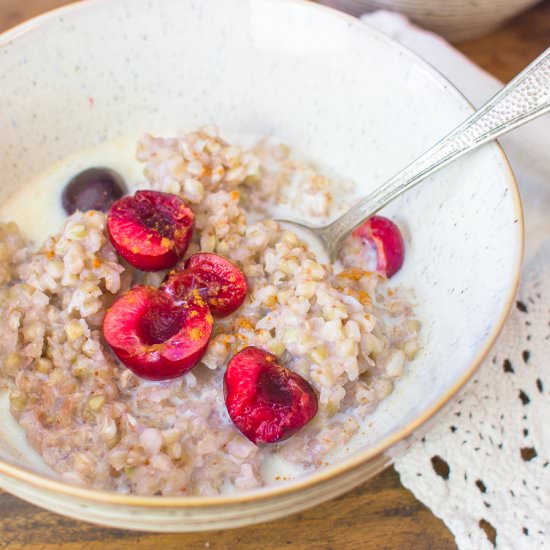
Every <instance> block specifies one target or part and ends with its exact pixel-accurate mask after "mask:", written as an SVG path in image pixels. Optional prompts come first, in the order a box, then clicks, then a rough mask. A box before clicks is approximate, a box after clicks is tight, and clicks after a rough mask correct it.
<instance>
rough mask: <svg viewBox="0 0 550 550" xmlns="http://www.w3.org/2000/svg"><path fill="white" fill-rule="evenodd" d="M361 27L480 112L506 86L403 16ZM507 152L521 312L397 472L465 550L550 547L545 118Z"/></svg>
mask: <svg viewBox="0 0 550 550" xmlns="http://www.w3.org/2000/svg"><path fill="white" fill-rule="evenodd" d="M363 19H364V20H365V21H366V22H367V23H369V24H370V25H372V26H375V27H377V28H378V29H379V30H382V31H383V32H386V33H387V34H390V35H391V36H393V37H394V38H396V39H397V40H399V41H400V42H402V43H404V44H405V45H407V46H409V47H410V48H411V49H413V50H415V51H416V52H417V53H419V54H420V55H422V56H423V57H425V58H426V59H427V60H428V61H429V62H430V63H432V64H433V65H434V66H435V67H437V68H438V69H439V70H441V72H443V73H444V74H446V75H447V77H448V78H449V79H450V80H451V81H452V82H454V83H455V84H456V85H457V87H458V88H459V89H461V90H462V91H463V92H464V93H465V95H466V96H467V97H468V98H469V99H470V100H471V101H472V102H473V103H474V104H476V105H478V106H479V105H481V104H482V103H483V102H484V101H485V100H486V99H488V98H489V97H490V96H491V95H492V94H493V93H494V92H495V91H496V90H497V89H498V88H499V87H500V86H501V84H500V83H499V82H498V81H496V80H495V79H494V78H492V77H491V76H489V75H488V74H487V73H484V72H483V71H482V70H481V69H479V67H476V66H475V65H473V64H472V63H471V62H470V61H468V60H467V59H466V58H465V57H464V56H462V55H461V54H460V53H458V52H457V51H456V50H454V49H453V48H452V47H451V46H450V45H449V44H447V43H446V42H445V41H444V40H442V39H441V38H440V37H437V36H436V35H433V34H431V33H427V32H425V31H422V30H420V29H418V28H417V27H414V26H413V25H411V24H410V23H409V22H408V21H407V20H406V19H405V18H404V17H402V16H400V15H397V14H390V13H389V12H376V13H374V14H372V15H368V16H365V17H364V18H363ZM502 144H503V146H504V149H505V151H506V153H507V155H508V158H509V160H510V161H511V163H512V166H513V168H514V171H515V173H516V176H517V178H518V183H519V186H520V191H521V195H522V199H523V205H524V213H525V222H526V262H525V268H524V273H523V277H522V281H521V285H520V291H519V294H518V301H517V304H516V307H515V308H514V309H513V311H512V313H511V316H510V318H509V319H508V320H507V322H506V325H505V327H504V330H503V332H502V334H501V335H500V337H499V339H498V341H497V344H496V345H495V347H494V349H493V350H492V353H491V354H490V355H489V357H488V359H487V360H486V361H485V363H484V364H483V365H482V366H481V368H480V369H479V371H478V373H477V374H476V376H475V378H474V379H473V380H471V381H470V382H469V383H468V385H467V386H466V388H464V390H463V391H462V392H461V394H460V396H459V397H458V399H456V400H455V401H454V402H453V403H452V404H450V405H449V406H448V408H447V409H446V411H445V412H443V413H442V414H441V415H440V416H439V417H438V418H437V420H436V426H437V427H436V428H435V429H433V430H432V431H430V432H429V433H428V435H427V436H426V437H425V438H424V439H423V440H422V441H420V442H418V443H417V444H415V445H414V446H413V447H412V448H411V449H410V450H409V451H408V452H407V454H405V455H404V456H402V457H401V458H399V459H398V460H397V461H396V464H395V467H396V469H397V471H398V472H399V474H400V476H401V481H402V482H403V484H404V485H405V486H406V487H408V488H409V489H410V490H411V491H412V492H413V493H414V494H415V496H416V497H417V498H418V499H419V500H421V501H422V502H424V503H425V504H426V505H427V506H429V507H430V508H431V510H432V512H434V514H436V515H437V516H439V517H440V518H442V519H443V521H444V522H445V523H446V524H447V526H448V527H449V529H450V530H451V531H452V532H453V534H454V536H455V539H456V543H457V545H458V547H459V548H460V549H461V550H483V549H485V548H486V549H492V548H494V547H496V548H497V549H506V550H509V549H510V550H521V549H526V550H527V549H529V550H531V549H534V548H550V463H549V461H550V156H549V155H548V151H549V150H550V124H549V118H548V117H546V120H544V119H543V120H540V119H539V120H537V121H535V122H534V123H531V124H530V125H528V126H526V127H523V128H520V129H519V130H516V131H515V132H513V133H512V134H509V135H508V136H506V137H505V138H504V139H503V140H502ZM495 276H498V274H495Z"/></svg>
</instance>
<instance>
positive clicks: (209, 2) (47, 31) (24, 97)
mask: <svg viewBox="0 0 550 550" xmlns="http://www.w3.org/2000/svg"><path fill="white" fill-rule="evenodd" d="M0 112H1V113H2V117H0V173H2V180H1V188H0V197H6V196H7V195H8V194H10V193H12V192H14V191H16V190H17V189H18V188H20V186H22V185H23V184H24V183H25V182H26V181H27V180H28V179H29V178H31V177H32V176H34V175H36V174H38V173H40V172H41V171H42V170H44V169H46V168H48V167H49V166H51V165H52V164H53V163H54V162H56V161H58V160H62V159H63V158H64V157H66V156H68V155H70V154H72V153H75V152H77V151H79V150H80V149H83V148H88V147H91V146H93V145H95V144H98V143H100V142H103V141H105V140H112V139H116V138H118V137H123V136H128V135H135V136H136V139H137V137H138V136H139V135H140V134H141V133H143V132H146V131H148V132H153V133H155V132H166V131H168V132H174V131H177V130H180V129H193V128H194V127H196V126H199V125H201V124H204V123H213V124H216V125H218V126H219V127H220V128H221V129H222V131H227V132H244V133H247V134H256V135H274V136H276V137H278V138H280V139H282V140H284V141H286V142H287V143H289V144H290V145H292V146H294V147H296V149H297V151H298V152H300V153H301V154H304V155H306V156H307V157H309V158H312V159H314V160H316V161H317V162H318V163H319V164H320V165H321V166H322V167H325V168H327V169H329V170H330V172H335V173H337V174H339V175H341V176H344V177H348V178H352V179H353V180H355V181H356V182H358V185H359V187H360V190H361V192H362V193H366V192H367V191H369V190H370V189H372V188H374V187H375V186H377V185H379V184H380V183H382V182H383V181H384V180H385V179H386V178H387V177H389V176H391V175H392V174H393V173H394V172H396V171H397V170H398V169H400V168H401V167H403V166H404V165H405V164H406V163H407V162H409V161H410V160H412V159H413V158H415V157H416V156H417V155H418V154H419V153H421V152H422V151H423V150H424V149H425V148H426V147H427V146H429V145H431V144H432V143H434V142H435V141H436V140H437V139H438V138H440V137H442V136H443V135H444V134H445V133H446V132H447V131H448V130H450V129H451V128H452V127H453V126H454V125H456V124H457V123H458V122H459V121H461V120H462V119H464V118H465V117H466V116H467V115H468V114H469V113H470V112H471V107H470V106H469V105H468V103H467V102H466V101H465V100H464V99H463V98H462V97H461V96H460V95H459V94H458V93H457V92H456V91H455V90H454V89H453V88H452V87H451V86H450V85H449V84H448V83H447V82H446V81H445V80H444V79H443V78H442V77H440V76H439V75H438V74H436V73H435V71H434V70H432V69H431V68H430V67H428V66H427V65H426V64H424V63H423V62H421V61H419V60H418V59H417V58H416V57H415V56H414V55H412V54H411V53H409V52H408V51H406V50H404V49H403V48H401V47H399V46H398V45H397V44H395V43H393V42H392V41H390V39H388V38H385V37H383V36H382V35H380V34H378V33H376V32H374V31H372V30H370V29H369V28H368V27H363V26H361V25H360V24H358V23H354V22H352V20H351V19H349V18H347V17H346V16H341V15H338V14H336V12H332V11H331V10H327V9H325V8H321V7H318V6H313V5H308V4H306V3H301V2H297V1H294V0H254V1H249V0H233V1H232V2H224V1H222V0H200V1H198V0H197V1H192V0H185V1H182V0H163V1H161V2H151V1H150V0H118V1H116V2H106V1H99V2H94V3H88V4H82V5H78V6H75V7H72V8H69V9H67V10H64V11H59V12H56V13H53V14H51V15H49V16H47V17H46V18H43V19H42V20H39V21H38V22H31V23H29V24H26V25H24V26H22V27H19V28H18V29H16V30H14V31H12V32H11V33H8V34H7V35H5V36H4V38H2V39H0ZM386 213H387V214H388V215H390V216H394V217H395V218H396V219H397V220H398V222H399V223H401V224H402V225H403V226H404V227H405V228H406V233H407V245H408V256H407V260H406V264H405V268H404V269H403V271H402V272H401V273H400V274H399V275H398V276H397V277H396V278H395V283H399V284H402V285H405V286H410V287H413V288H414V289H415V292H416V302H417V310H418V312H419V316H420V318H421V320H422V323H423V332H422V338H423V344H424V349H423V351H422V352H421V353H420V354H419V356H418V358H417V359H416V360H415V361H414V362H413V363H412V364H411V367H410V369H409V371H408V373H407V375H406V377H405V379H404V380H403V381H401V382H400V383H399V384H398V385H397V388H396V391H395V392H394V393H393V394H392V395H391V396H390V398H389V399H387V400H386V401H385V402H384V403H383V404H382V405H381V406H380V408H379V409H378V411H377V412H376V414H375V415H374V417H373V418H371V419H369V422H370V423H371V425H370V426H369V428H368V429H366V430H365V431H364V434H362V435H360V437H359V438H358V439H357V440H356V441H355V445H354V446H352V447H351V448H350V450H349V453H363V455H364V456H366V455H367V454H368V452H369V449H372V448H374V446H378V447H379V448H380V445H381V444H383V442H384V441H387V440H388V438H390V437H395V435H396V434H400V433H402V432H403V430H405V429H406V428H407V427H408V426H411V425H412V424H414V423H415V422H417V421H418V420H419V419H421V418H423V417H424V416H425V415H426V414H427V413H428V412H429V411H431V410H432V409H433V408H434V407H436V406H437V405H438V404H440V403H441V402H442V400H445V399H447V397H448V394H449V392H451V391H453V390H454V389H456V388H457V386H458V385H459V384H460V383H461V382H463V381H464V379H465V377H467V375H468V374H469V373H470V372H471V370H472V365H473V364H474V363H476V362H478V361H479V359H480V357H481V354H483V353H484V352H486V351H487V344H488V342H489V341H490V340H491V339H492V338H493V337H494V335H495V331H496V329H497V327H498V326H499V324H500V323H501V321H502V318H503V316H504V314H505V313H506V311H507V306H508V305H509V303H510V300H511V299H512V297H513V292H514V289H515V284H516V281H517V276H518V268H519V262H520V257H521V242H522V241H521V239H522V229H521V226H522V224H521V208H520V204H519V199H518V195H517V189H516V187H515V183H514V180H513V176H512V175H511V172H510V169H509V167H508V165H507V162H506V159H505V157H504V156H503V154H502V152H501V151H500V149H499V148H498V146H497V145H494V144H493V145H488V146H486V147H484V148H483V149H482V150H479V151H478V152H476V153H474V154H471V155H469V156H468V157H467V158H464V159H463V160H460V161H458V162H456V163H455V164H453V165H452V166H450V167H448V168H447V169H445V170H444V171H442V172H440V173H439V174H437V175H435V176H434V177H432V178H430V179H429V180H428V181H426V182H425V183H423V184H422V185H421V186H420V187H418V188H417V189H416V190H414V191H412V192H410V193H408V194H407V195H406V196H404V197H402V198H401V199H399V200H397V201H395V202H394V203H393V204H392V205H391V206H390V207H388V208H387V211H386ZM2 410H3V413H2V415H3V416H5V417H6V419H7V420H6V422H8V425H10V426H12V428H13V429H12V428H10V429H8V430H5V431H3V432H2V433H1V434H0V459H1V460H3V461H5V462H9V463H12V464H16V465H19V466H23V467H26V468H29V469H31V470H34V471H42V470H41V469H42V466H41V463H40V461H39V460H37V457H36V456H35V455H33V454H32V453H31V452H29V450H28V449H27V448H26V447H25V445H24V439H23V438H22V436H21V434H20V433H18V431H17V429H15V428H14V427H13V425H12V423H11V422H12V421H11V420H9V419H8V416H9V413H8V412H7V408H6V407H5V406H4V407H3V409H2ZM3 422H4V420H3ZM346 459H347V457H342V460H346Z"/></svg>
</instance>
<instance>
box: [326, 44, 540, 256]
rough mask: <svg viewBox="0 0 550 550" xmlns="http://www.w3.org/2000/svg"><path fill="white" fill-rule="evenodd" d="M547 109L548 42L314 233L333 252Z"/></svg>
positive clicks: (333, 253)
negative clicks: (382, 213)
mask: <svg viewBox="0 0 550 550" xmlns="http://www.w3.org/2000/svg"><path fill="white" fill-rule="evenodd" d="M549 110H550V48H548V49H547V50H546V51H545V52H544V53H543V54H542V55H540V56H539V57H538V58H537V59H535V61H533V63H531V64H530V65H529V66H528V67H526V68H525V69H524V70H523V71H522V72H521V73H519V74H518V75H517V76H516V77H515V78H514V79H513V80H512V81H511V82H510V83H509V84H508V85H507V86H505V87H504V88H502V90H500V92H498V93H497V94H496V95H495V96H494V97H492V98H491V99H490V100H489V101H487V103H485V105H483V107H481V108H480V109H479V110H478V111H476V112H475V113H473V114H472V116H470V117H469V118H468V119H467V120H465V121H464V122H463V123H462V124H461V125H460V126H458V128H456V129H455V130H453V131H452V132H451V133H450V134H448V135H447V136H446V137H444V138H443V139H442V140H441V141H439V142H438V143H437V144H436V145H434V146H433V147H432V148H431V149H429V150H428V151H427V152H426V153H424V154H423V155H421V156H420V157H418V158H417V159H416V160H415V161H413V162H412V163H411V164H409V165H408V166H407V167H406V168H404V169H403V170H401V171H400V172H399V173H397V174H396V175H395V176H393V177H392V178H391V179H390V180H388V181H387V182H386V183H384V184H383V185H382V186H380V187H379V188H377V189H376V190H374V191H373V192H372V193H370V194H369V195H368V196H367V197H365V198H364V199H362V200H361V201H360V202H358V203H357V204H356V205H354V206H353V207H352V208H350V209H349V210H348V211H347V212H346V213H345V214H343V215H342V216H340V217H339V218H337V219H336V220H335V221H333V222H332V223H331V224H329V225H327V226H326V227H323V228H318V229H317V232H318V235H319V236H320V237H321V239H322V241H323V242H324V244H325V246H326V248H327V251H328V252H329V255H330V256H331V257H334V256H335V254H336V253H337V252H338V250H339V248H340V246H341V244H342V241H343V239H345V238H346V237H347V236H348V235H349V233H351V231H353V230H354V229H355V228H356V227H357V226H359V225H360V224H361V223H362V222H363V221H365V220H366V219H367V218H369V217H370V216H372V215H373V214H375V213H376V212H378V210H380V209H381V208H383V207H384V206H386V205H387V204H388V203H389V202H390V201H392V200H393V199H395V198H396V197H398V196H399V195H401V194H402V193H404V192H405V191H408V190H409V189H411V188H412V187H414V186H415V185H417V184H418V183H420V182H421V181H422V180H424V179H425V178H426V177H428V176H429V175H431V174H433V173H434V172H435V171H437V170H439V169H440V168H442V167H443V166H445V165H446V164H449V163H450V162H452V161H453V160H455V159H457V158H458V157H460V156H462V155H464V154H465V153H467V152H469V151H471V150H472V149H475V148H476V147H479V146H480V145H482V144H484V143H486V142H488V141H491V140H493V139H496V138H497V137H499V136H501V135H502V134H505V133H506V132H509V131H510V130H512V129H514V128H516V127H517V126H520V125H521V124H524V123H526V122H528V121H529V120H532V119H533V118H536V117H538V116H540V115H542V114H543V113H546V112H548V111H549Z"/></svg>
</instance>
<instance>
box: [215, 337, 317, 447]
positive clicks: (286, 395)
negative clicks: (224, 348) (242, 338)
mask: <svg viewBox="0 0 550 550" xmlns="http://www.w3.org/2000/svg"><path fill="white" fill-rule="evenodd" d="M224 380H225V405H226V407H227V412H228V413H229V416H230V417H231V420H232V421H233V423H234V424H235V426H236V427H237V428H238V429H239V430H240V431H241V432H242V433H243V434H244V435H245V436H246V437H247V438H248V439H250V441H252V442H253V443H273V442H276V441H281V440H283V439H286V438H288V437H290V436H291V435H292V434H294V433H295V432H297V431H298V430H299V429H300V428H302V427H303V426H305V425H306V424H307V423H308V422H309V421H310V420H311V419H312V418H313V417H314V416H315V415H316V414H317V406H318V405H317V396H316V395H315V392H314V391H313V388H312V387H311V386H310V384H309V383H308V382H307V381H306V380H304V379H303V378H302V377H301V376H300V375H298V374H296V373H295V372H292V371H290V370H289V369H287V368H286V367H284V366H282V365H280V364H279V363H278V361H277V357H276V356H275V355H272V354H271V353H268V352H265V351H263V350H261V349H259V348H256V347H248V348H245V349H244V350H242V351H241V352H239V353H237V354H236V355H235V356H234V357H233V358H232V359H231V361H229V364H228V365H227V370H226V371H225V378H224Z"/></svg>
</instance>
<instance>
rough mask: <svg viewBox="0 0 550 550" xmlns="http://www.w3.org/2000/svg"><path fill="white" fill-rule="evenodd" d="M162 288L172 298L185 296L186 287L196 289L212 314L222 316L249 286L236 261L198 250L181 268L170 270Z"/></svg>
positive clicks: (239, 301)
mask: <svg viewBox="0 0 550 550" xmlns="http://www.w3.org/2000/svg"><path fill="white" fill-rule="evenodd" d="M161 288H163V289H164V290H165V291H166V292H168V293H169V294H171V295H173V296H174V297H185V295H186V292H188V291H189V289H197V290H198V291H199V293H200V294H201V295H202V296H203V297H204V299H205V300H206V301H207V303H208V306H209V307H210V311H211V312H212V315H214V316H216V317H225V316H227V315H230V314H231V313H233V312H234V311H236V310H237V309H239V307H241V305H242V303H243V302H244V299H245V298H246V292H247V288H248V285H247V283H246V277H245V276H244V274H243V272H242V271H241V270H240V269H239V268H238V267H237V266H236V265H235V264H233V263H231V262H230V261H229V260H227V259H226V258H223V257H222V256H218V255H217V254H211V253H209V252H200V253H198V254H193V256H191V257H190V258H189V259H188V260H187V261H186V262H185V266H184V269H183V271H177V270H176V271H175V272H173V273H170V274H169V275H168V277H167V278H166V281H165V282H164V283H163V284H162V286H161Z"/></svg>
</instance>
